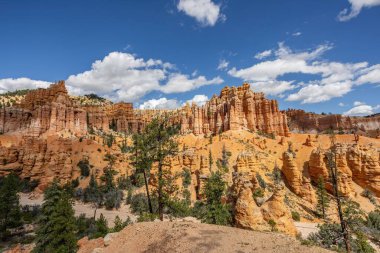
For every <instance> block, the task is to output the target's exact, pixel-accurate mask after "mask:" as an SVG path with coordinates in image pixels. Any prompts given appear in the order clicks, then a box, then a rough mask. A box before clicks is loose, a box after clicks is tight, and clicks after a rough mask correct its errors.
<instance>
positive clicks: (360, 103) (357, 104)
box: [354, 101, 365, 106]
mask: <svg viewBox="0 0 380 253" xmlns="http://www.w3.org/2000/svg"><path fill="white" fill-rule="evenodd" d="M359 105H365V103H363V102H360V101H355V102H354V106H359Z"/></svg>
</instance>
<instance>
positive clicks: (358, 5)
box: [338, 0, 380, 21]
mask: <svg viewBox="0 0 380 253" xmlns="http://www.w3.org/2000/svg"><path fill="white" fill-rule="evenodd" d="M348 2H349V3H350V4H351V8H350V9H348V8H346V9H344V10H342V11H341V12H340V13H339V15H338V20H339V21H348V20H350V19H352V18H354V17H356V16H358V15H359V13H360V12H361V10H362V9H363V8H371V7H374V6H377V5H380V0H348Z"/></svg>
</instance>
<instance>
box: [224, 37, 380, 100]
mask: <svg viewBox="0 0 380 253" xmlns="http://www.w3.org/2000/svg"><path fill="white" fill-rule="evenodd" d="M332 48H333V47H332V45H330V44H322V45H319V46H317V47H316V48H315V49H313V50H305V51H299V52H294V51H293V50H291V49H290V48H289V47H287V46H285V44H284V43H279V46H278V49H277V50H275V51H274V52H272V54H273V55H274V56H275V59H273V60H266V61H262V62H259V63H257V64H254V65H253V66H251V67H247V68H242V69H236V68H232V69H230V70H229V71H228V73H229V74H230V75H231V76H233V77H237V78H240V79H242V80H244V81H246V82H250V83H251V87H252V88H253V89H254V90H257V91H262V92H264V93H266V94H269V95H277V96H281V97H282V96H284V92H286V91H290V90H295V89H298V90H297V91H296V92H294V93H292V94H289V95H288V96H287V98H286V100H288V101H301V103H319V102H323V101H328V100H330V99H332V98H335V97H341V96H343V95H345V94H347V93H348V92H350V91H351V90H352V88H353V86H355V85H360V84H364V83H379V81H380V79H378V77H380V76H379V69H380V68H379V65H374V66H370V67H368V63H367V62H358V63H341V62H330V61H327V60H323V59H321V58H322V56H323V54H324V53H325V52H326V51H328V50H331V49H332ZM287 74H307V75H310V76H311V77H312V78H313V79H312V80H310V81H307V82H300V81H298V82H297V80H286V81H285V80H280V79H281V78H283V77H284V76H285V75H287ZM314 78H315V79H314Z"/></svg>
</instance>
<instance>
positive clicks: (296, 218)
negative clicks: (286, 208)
mask: <svg viewBox="0 0 380 253" xmlns="http://www.w3.org/2000/svg"><path fill="white" fill-rule="evenodd" d="M292 219H293V220H294V221H300V220H301V216H300V214H299V213H298V212H297V211H292Z"/></svg>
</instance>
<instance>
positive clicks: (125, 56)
mask: <svg viewBox="0 0 380 253" xmlns="http://www.w3.org/2000/svg"><path fill="white" fill-rule="evenodd" d="M196 75H197V73H196V72H193V75H192V78H190V77H189V76H188V75H184V74H181V73H178V72H175V71H174V65H173V64H171V63H167V62H163V61H162V60H156V59H147V60H145V59H143V58H138V57H136V56H135V55H133V54H129V53H122V52H112V53H110V54H109V55H107V56H106V57H104V59H102V60H97V61H95V62H94V63H93V64H92V66H91V69H90V70H88V71H85V72H83V73H79V74H77V75H71V76H69V78H68V79H67V81H66V83H67V86H68V89H69V91H70V92H71V93H74V94H78V95H83V94H86V93H96V94H99V95H101V96H104V97H107V98H109V99H112V100H114V101H119V100H124V101H129V102H136V101H138V100H140V99H141V98H142V97H143V96H145V95H146V94H148V93H150V92H152V91H162V92H164V93H176V92H186V91H190V90H194V89H196V88H199V87H201V86H203V85H210V84H219V83H222V82H223V80H222V79H221V78H219V77H216V78H213V79H211V80H208V79H207V78H206V77H205V76H196Z"/></svg>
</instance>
